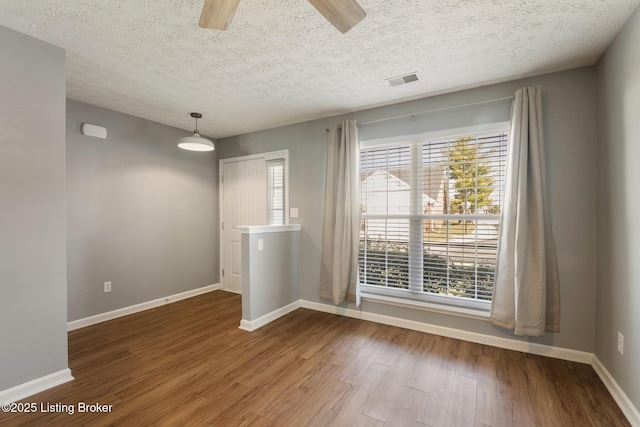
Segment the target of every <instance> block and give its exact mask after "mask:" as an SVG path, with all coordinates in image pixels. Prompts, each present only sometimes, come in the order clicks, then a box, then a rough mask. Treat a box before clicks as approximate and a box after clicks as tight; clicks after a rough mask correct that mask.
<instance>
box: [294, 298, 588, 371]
mask: <svg viewBox="0 0 640 427" xmlns="http://www.w3.org/2000/svg"><path fill="white" fill-rule="evenodd" d="M300 305H301V307H303V308H308V309H311V310H316V311H323V312H325V313H332V314H338V315H341V316H347V317H353V318H356V319H362V320H368V321H370V322H375V323H382V324H384V325H390V326H397V327H399V328H404V329H411V330H414V331H420V332H426V333H429V334H434V335H441V336H444V337H448V338H455V339H459V340H463V341H470V342H474V343H478V344H486V345H490V346H493V347H499V348H504V349H507V350H516V351H521V352H524V353H531V354H538V355H541V356H547V357H553V358H556V359H563V360H569V361H572V362H579V363H586V364H590V363H591V361H592V359H593V354H592V353H587V352H584V351H578V350H571V349H568V348H561V347H552V346H548V345H543V344H537V343H530V342H526V341H519V340H514V339H509V338H501V337H494V336H491V335H485V334H480V333H477V332H468V331H463V330H461V329H454V328H448V327H445V326H437V325H431V324H428V323H422V322H416V321H415V320H406V319H401V318H398V317H391V316H385V315H382V314H375V313H369V312H366V311H360V310H354V309H351V308H343V307H336V306H333V305H329V304H323V303H317V302H313V301H306V300H301V301H300Z"/></svg>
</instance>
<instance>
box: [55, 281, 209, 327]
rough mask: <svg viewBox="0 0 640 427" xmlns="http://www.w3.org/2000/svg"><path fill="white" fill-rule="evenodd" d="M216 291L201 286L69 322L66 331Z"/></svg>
mask: <svg viewBox="0 0 640 427" xmlns="http://www.w3.org/2000/svg"><path fill="white" fill-rule="evenodd" d="M218 289H220V284H219V283H216V284H214V285H208V286H203V287H202V288H198V289H192V290H190V291H186V292H181V293H179V294H174V295H169V296H167V297H163V298H158V299H154V300H152V301H147V302H143V303H140V304H136V305H130V306H128V307H123V308H119V309H117V310H113V311H107V312H106V313H101V314H96V315H95V316H89V317H85V318H83V319H78V320H72V321H71V322H68V323H67V331H74V330H76V329H80V328H85V327H87V326H91V325H95V324H97V323H102V322H106V321H107V320H113V319H117V318H118V317H123V316H128V315H129V314H134V313H138V312H140V311H144V310H149V309H150V308H155V307H160V306H161V305H166V304H171V303H172V302H176V301H180V300H183V299H187V298H191V297H195V296H198V295H202V294H206V293H207V292H211V291H216V290H218Z"/></svg>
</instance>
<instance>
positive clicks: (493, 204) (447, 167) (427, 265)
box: [360, 132, 507, 308]
mask: <svg viewBox="0 0 640 427" xmlns="http://www.w3.org/2000/svg"><path fill="white" fill-rule="evenodd" d="M506 147H507V135H506V132H492V133H487V134H476V135H471V136H461V137H453V138H446V139H437V140H431V141H416V142H412V143H401V144H393V145H387V146H377V147H376V146H373V147H366V148H363V149H362V150H361V165H360V166H361V184H362V187H361V188H362V225H361V234H360V278H361V282H362V284H363V290H364V291H366V292H376V293H382V294H391V295H395V296H402V297H408V298H416V299H423V300H428V299H429V298H430V297H437V298H440V299H443V298H444V302H447V303H454V304H458V305H469V306H474V304H472V303H469V302H470V301H480V302H482V301H485V302H486V301H490V300H491V295H492V287H493V275H494V270H495V258H496V249H497V235H498V234H497V233H498V229H499V226H500V224H499V220H500V215H499V214H500V206H501V205H502V198H503V190H502V186H503V183H504V173H505V166H506ZM485 305H486V304H485ZM485 305H483V304H480V307H482V308H486V307H485ZM476 306H477V305H476Z"/></svg>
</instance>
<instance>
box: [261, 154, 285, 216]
mask: <svg viewBox="0 0 640 427" xmlns="http://www.w3.org/2000/svg"><path fill="white" fill-rule="evenodd" d="M266 166H267V193H268V194H267V203H268V206H267V209H268V221H269V224H270V225H283V224H284V221H285V211H284V209H285V203H284V201H285V200H284V197H285V188H284V182H285V179H284V168H285V159H272V160H267V161H266Z"/></svg>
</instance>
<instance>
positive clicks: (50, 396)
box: [0, 291, 629, 427]
mask: <svg viewBox="0 0 640 427" xmlns="http://www.w3.org/2000/svg"><path fill="white" fill-rule="evenodd" d="M240 318H241V301H240V296H238V295H234V294H230V293H225V292H222V291H216V292H211V293H208V294H205V295H201V296H198V297H195V298H191V299H188V300H184V301H180V302H176V303H173V304H169V305H167V306H163V307H159V308H156V309H153V310H148V311H146V312H143V313H138V314H134V315H131V316H127V317H124V318H120V319H116V320H112V321H109V322H105V323H102V324H98V325H94V326H90V327H88V328H84V329H81V330H77V331H73V332H70V333H69V365H70V368H71V370H72V373H73V375H74V376H75V378H76V380H75V381H73V382H70V383H67V384H64V385H61V386H59V387H56V388H54V389H51V390H48V391H46V392H43V393H40V394H38V395H36V396H33V397H31V398H28V399H26V400H25V401H24V402H36V403H37V404H38V405H40V403H49V404H52V405H54V404H56V403H62V404H68V405H73V406H74V408H75V409H76V412H75V413H74V414H72V415H70V414H68V413H67V412H64V413H51V412H49V413H42V412H37V413H34V414H6V413H5V414H3V413H0V425H3V426H20V425H37V426H47V425H52V426H67V425H68V426H75V425H87V426H110V425H118V426H121V425H122V426H142V425H153V426H198V425H204V426H207V425H212V426H348V427H353V426H432V427H437V426H454V427H458V426H462V427H465V426H471V427H483V426H518V427H526V426H553V427H557V426H589V425H591V426H628V425H629V424H628V422H627V420H626V419H625V418H624V415H623V414H622V412H621V411H620V409H619V408H618V407H617V406H616V404H615V402H614V400H613V398H612V397H611V396H610V395H609V393H608V391H607V390H606V389H605V387H604V385H603V384H602V382H601V381H600V379H599V378H598V377H597V375H596V373H595V372H594V371H593V369H592V368H591V367H590V366H588V365H583V364H578V363H572V362H566V361H561V360H556V359H550V358H545V357H540V356H534V355H528V354H524V353H519V352H515V351H509V350H502V349H497V348H494V347H488V346H484V345H480V344H472V343H468V342H464V341H458V340H454V339H449V338H444V337H439V336H435V335H429V334H425V333H421V332H415V331H409V330H405V329H400V328H395V327H391V326H385V325H379V324H375V323H370V322H365V321H361V320H356V319H350V318H346V317H340V316H334V315H330V314H325V313H319V312H315V311H311V310H305V309H299V310H296V311H295V312H293V313H291V314H289V315H287V316H285V317H283V318H280V319H278V320H277V321H275V322H273V323H271V324H269V325H267V326H265V327H263V328H261V329H259V330H257V331H255V332H252V333H249V332H245V331H242V330H239V329H238V324H239V322H240ZM78 402H84V403H86V404H95V403H96V402H99V403H100V404H107V405H113V407H112V410H111V412H109V413H78V412H77V408H78V406H77V405H78Z"/></svg>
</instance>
